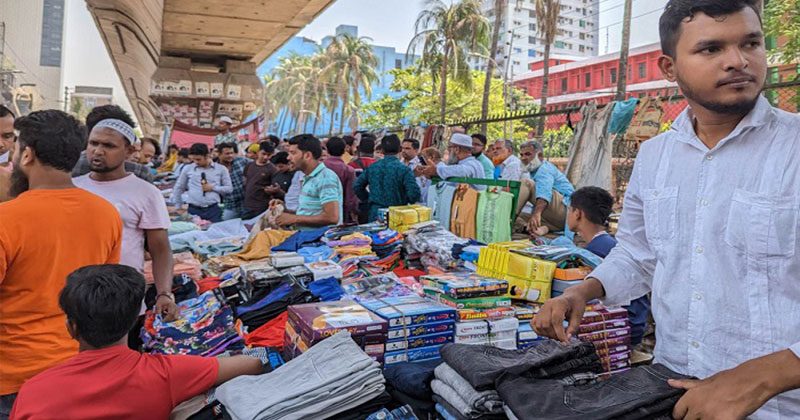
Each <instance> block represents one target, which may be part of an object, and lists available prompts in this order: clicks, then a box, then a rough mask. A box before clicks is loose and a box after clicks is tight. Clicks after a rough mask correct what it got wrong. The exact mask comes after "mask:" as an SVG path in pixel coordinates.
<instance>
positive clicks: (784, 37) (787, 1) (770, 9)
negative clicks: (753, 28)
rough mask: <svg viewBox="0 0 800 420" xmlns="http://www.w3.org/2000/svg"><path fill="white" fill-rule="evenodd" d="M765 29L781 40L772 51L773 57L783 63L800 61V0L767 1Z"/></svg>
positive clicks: (771, 35) (768, 34)
mask: <svg viewBox="0 0 800 420" xmlns="http://www.w3.org/2000/svg"><path fill="white" fill-rule="evenodd" d="M764 29H765V31H766V34H767V36H770V37H774V38H775V39H779V40H780V41H781V42H780V43H778V45H777V46H776V48H774V49H773V50H772V51H771V55H772V58H773V59H775V60H777V61H779V62H780V63H782V64H792V63H797V62H798V61H800V0H770V1H769V2H767V4H766V6H765V7H764ZM784 41H785V42H784Z"/></svg>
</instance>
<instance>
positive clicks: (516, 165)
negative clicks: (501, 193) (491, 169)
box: [494, 140, 522, 181]
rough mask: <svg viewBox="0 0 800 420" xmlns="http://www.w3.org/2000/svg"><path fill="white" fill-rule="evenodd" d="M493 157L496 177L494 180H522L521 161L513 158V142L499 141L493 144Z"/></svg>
mask: <svg viewBox="0 0 800 420" xmlns="http://www.w3.org/2000/svg"><path fill="white" fill-rule="evenodd" d="M495 144H496V145H497V146H495V157H494V161H495V162H496V163H497V168H498V171H497V172H498V176H497V177H495V179H503V180H509V181H518V180H519V179H520V178H522V161H520V159H519V158H518V157H516V156H514V142H513V141H511V140H499V141H497V142H495Z"/></svg>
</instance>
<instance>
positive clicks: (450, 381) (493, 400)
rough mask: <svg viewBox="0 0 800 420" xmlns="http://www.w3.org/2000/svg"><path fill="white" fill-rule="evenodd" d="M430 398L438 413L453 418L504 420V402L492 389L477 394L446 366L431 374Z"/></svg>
mask: <svg viewBox="0 0 800 420" xmlns="http://www.w3.org/2000/svg"><path fill="white" fill-rule="evenodd" d="M434 374H435V378H434V379H433V381H432V382H431V389H432V390H433V393H434V394H433V399H434V401H436V403H437V404H438V405H439V408H438V410H439V411H440V412H446V413H447V414H449V415H451V416H452V417H454V418H456V419H470V420H478V419H503V418H505V415H504V414H503V401H502V400H501V399H500V395H499V394H498V393H497V391H495V390H494V389H490V390H486V391H477V390H475V388H473V387H472V385H470V383H469V382H468V381H467V380H466V379H464V378H463V377H462V376H461V375H459V374H458V372H456V371H455V370H453V368H452V367H450V366H449V365H448V364H447V363H442V364H440V365H439V366H438V367H437V368H436V370H435V371H434Z"/></svg>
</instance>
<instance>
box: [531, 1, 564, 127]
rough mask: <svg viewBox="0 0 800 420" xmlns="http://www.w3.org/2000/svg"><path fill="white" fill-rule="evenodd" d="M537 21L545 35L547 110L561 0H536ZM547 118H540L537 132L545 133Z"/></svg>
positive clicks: (544, 98)
mask: <svg viewBox="0 0 800 420" xmlns="http://www.w3.org/2000/svg"><path fill="white" fill-rule="evenodd" d="M534 8H535V9H536V21H537V23H538V24H539V33H540V34H541V35H542V36H543V37H544V78H543V79H542V94H541V97H542V98H541V104H540V105H541V108H540V109H541V110H542V112H544V111H547V90H548V89H549V88H550V45H552V44H553V42H554V41H555V39H556V34H558V17H559V14H560V12H561V0H535V3H534ZM544 121H545V118H540V119H539V128H538V130H537V133H538V134H539V135H540V136H541V135H542V134H544Z"/></svg>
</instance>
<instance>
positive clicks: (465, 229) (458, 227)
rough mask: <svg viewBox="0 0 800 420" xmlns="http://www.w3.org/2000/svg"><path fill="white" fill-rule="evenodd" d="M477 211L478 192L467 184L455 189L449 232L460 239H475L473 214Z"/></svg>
mask: <svg viewBox="0 0 800 420" xmlns="http://www.w3.org/2000/svg"><path fill="white" fill-rule="evenodd" d="M477 211H478V192H477V191H475V190H474V189H473V188H470V186H469V185H468V184H460V185H459V186H458V187H456V192H455V194H454V195H453V208H452V211H451V212H450V232H453V233H454V234H455V235H456V236H458V237H460V238H475V214H476V213H477ZM510 211H511V210H510V209H509V212H510ZM509 214H510V213H509Z"/></svg>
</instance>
